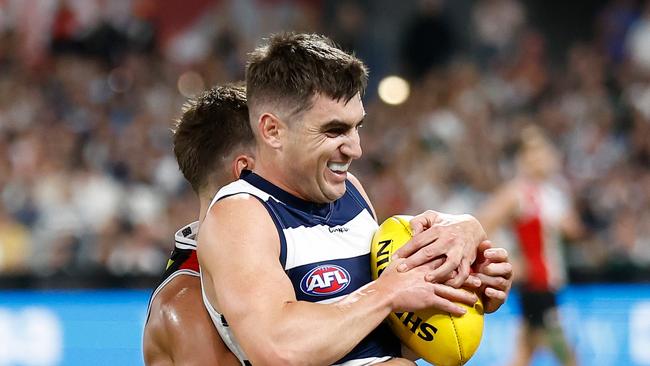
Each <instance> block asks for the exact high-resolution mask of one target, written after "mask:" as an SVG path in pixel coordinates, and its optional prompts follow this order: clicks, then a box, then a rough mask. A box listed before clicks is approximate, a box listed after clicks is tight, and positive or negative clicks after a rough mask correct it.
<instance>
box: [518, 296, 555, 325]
mask: <svg viewBox="0 0 650 366" xmlns="http://www.w3.org/2000/svg"><path fill="white" fill-rule="evenodd" d="M520 297H521V300H520V302H521V312H522V315H523V319H524V321H525V322H526V323H528V325H529V326H531V327H533V328H552V327H554V326H555V325H557V324H558V323H559V320H558V315H557V299H556V294H555V293H554V292H551V291H531V290H526V289H522V290H521V291H520Z"/></svg>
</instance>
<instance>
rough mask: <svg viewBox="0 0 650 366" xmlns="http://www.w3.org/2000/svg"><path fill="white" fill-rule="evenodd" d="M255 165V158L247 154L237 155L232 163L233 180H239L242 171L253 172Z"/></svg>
mask: <svg viewBox="0 0 650 366" xmlns="http://www.w3.org/2000/svg"><path fill="white" fill-rule="evenodd" d="M254 165H255V160H254V159H253V157H251V156H249V155H246V154H241V155H237V157H235V159H234V160H233V162H232V178H233V179H239V177H240V176H241V172H242V170H244V169H245V170H253V167H254Z"/></svg>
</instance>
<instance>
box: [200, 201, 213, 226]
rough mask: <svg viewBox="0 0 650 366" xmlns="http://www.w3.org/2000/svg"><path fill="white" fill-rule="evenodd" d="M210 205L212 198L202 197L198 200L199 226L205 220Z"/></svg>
mask: <svg viewBox="0 0 650 366" xmlns="http://www.w3.org/2000/svg"><path fill="white" fill-rule="evenodd" d="M210 203H212V197H208V196H205V195H202V196H201V198H199V225H200V224H201V223H202V222H203V219H205V216H206V215H207V214H208V208H210Z"/></svg>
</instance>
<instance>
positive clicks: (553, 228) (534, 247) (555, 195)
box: [479, 126, 583, 366]
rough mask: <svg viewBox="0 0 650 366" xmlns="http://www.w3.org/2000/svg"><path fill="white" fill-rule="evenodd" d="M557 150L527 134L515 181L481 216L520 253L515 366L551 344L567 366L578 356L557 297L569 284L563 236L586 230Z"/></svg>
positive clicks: (537, 135) (532, 130)
mask: <svg viewBox="0 0 650 366" xmlns="http://www.w3.org/2000/svg"><path fill="white" fill-rule="evenodd" d="M559 164H560V160H559V156H558V152H557V150H556V149H555V148H554V147H553V145H552V144H551V143H550V142H549V141H548V140H547V139H546V138H545V137H544V135H543V133H542V132H541V131H540V130H539V129H538V128H536V127H534V126H528V127H526V128H524V129H523V131H522V136H521V142H520V148H519V151H518V156H517V172H518V173H517V176H516V177H515V178H513V179H512V180H511V181H509V182H507V183H505V184H504V185H503V187H501V188H500V189H499V190H498V191H497V192H496V193H495V194H494V196H493V197H492V198H491V199H490V200H488V202H486V203H485V205H484V206H483V207H482V208H481V210H480V213H479V218H480V220H481V223H482V224H483V225H484V227H485V229H486V231H487V232H488V233H491V232H493V231H494V230H496V229H497V228H498V227H500V226H502V225H508V226H510V227H511V229H512V231H513V234H515V236H516V239H517V243H518V245H519V252H520V254H521V255H520V259H521V260H520V261H518V263H519V264H520V268H518V270H517V271H516V272H517V276H516V278H515V282H518V283H519V284H520V295H521V296H520V299H521V310H522V313H523V318H522V324H521V327H522V328H521V332H520V335H519V345H518V347H516V353H515V357H514V360H513V365H515V366H524V365H528V364H529V363H530V361H531V358H532V356H533V354H534V352H535V350H537V348H539V347H540V346H542V345H544V344H547V345H549V346H550V348H551V350H552V351H553V353H554V354H555V355H556V356H557V358H558V359H559V360H560V361H561V362H562V364H564V365H575V364H576V359H575V355H574V353H573V351H572V349H571V347H570V346H569V344H568V343H567V340H566V338H565V336H564V334H563V332H562V328H561V326H560V322H559V319H558V314H557V300H556V292H557V291H558V290H559V289H560V288H561V287H562V286H563V285H564V284H565V282H566V268H565V263H564V256H563V251H562V248H561V241H562V236H563V235H564V236H565V237H568V238H573V239H575V238H578V237H580V236H581V235H582V232H583V228H582V224H581V222H580V220H579V218H578V216H577V214H576V212H575V211H574V210H573V208H572V202H571V196H570V195H569V193H568V189H567V187H566V186H565V183H564V181H563V179H562V178H561V176H560V175H559Z"/></svg>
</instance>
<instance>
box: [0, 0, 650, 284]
mask: <svg viewBox="0 0 650 366" xmlns="http://www.w3.org/2000/svg"><path fill="white" fill-rule="evenodd" d="M22 3H24V2H22ZM27 3H30V2H27ZM42 3H47V4H49V5H48V6H49V8H48V9H46V10H47V11H45V10H43V9H41V11H40V13H39V14H41V15H40V16H41V17H42V19H48V21H45V22H42V24H44V25H41V26H40V27H41V28H43V27H45V28H44V29H43V30H42V32H43V34H44V35H45V36H41V37H34V36H33V35H32V36H30V35H29V33H30V31H29V30H26V29H25V27H24V26H23V22H21V21H19V20H18V19H22V18H20V16H19V14H21V11H23V10H24V9H23V8H25V6H24V5H20V4H21V1H11V0H4V1H2V0H0V274H10V275H11V274H25V273H27V274H35V275H38V276H53V275H60V274H63V275H70V276H83V275H88V274H94V273H109V274H113V275H117V276H123V275H152V276H153V275H158V274H160V273H161V271H162V268H163V266H164V263H165V262H166V257H167V254H168V252H169V251H170V250H171V248H172V245H173V240H172V236H173V234H174V232H175V231H176V230H177V229H178V228H179V227H181V226H182V225H184V224H185V223H187V222H189V221H192V220H194V219H195V218H196V217H197V215H198V201H197V199H196V198H195V197H194V194H193V192H192V191H191V189H190V187H189V185H188V184H186V183H185V181H184V180H183V177H182V175H181V174H180V173H179V171H178V168H177V165H176V162H175V160H174V157H173V155H172V151H171V133H170V127H171V126H172V123H173V120H174V119H175V118H177V117H178V116H179V113H180V109H181V106H182V104H183V102H184V101H185V100H186V99H187V98H188V97H190V96H191V95H193V94H195V93H197V92H199V91H200V90H202V89H205V88H207V87H209V86H211V85H215V84H217V83H223V82H228V81H234V80H239V79H242V78H243V69H244V64H245V58H246V52H248V51H249V50H251V49H252V48H253V47H254V46H255V44H257V43H258V42H259V40H260V38H261V37H262V36H263V35H265V34H268V33H269V32H273V31H279V30H283V29H284V30H290V29H291V30H298V31H313V32H319V33H324V34H327V35H330V36H331V37H332V38H334V39H335V40H336V41H337V42H339V43H340V44H341V45H342V46H343V47H344V48H346V49H348V50H351V51H354V52H355V53H356V54H357V55H359V56H360V57H361V58H362V59H364V61H366V62H367V63H368V65H369V66H370V70H371V75H370V78H371V83H370V86H369V90H368V92H367V95H366V96H365V97H364V99H365V104H366V111H367V112H368V115H367V118H366V121H365V122H364V128H363V129H362V147H363V149H364V156H363V158H362V159H361V160H360V161H358V162H355V163H354V164H353V166H352V170H353V171H354V172H355V173H356V174H357V175H358V176H359V177H360V179H361V181H362V182H364V184H365V186H366V188H367V190H368V193H369V194H370V196H371V199H372V200H373V203H374V205H375V208H376V210H377V212H378V215H379V216H380V219H382V218H385V217H387V216H390V215H392V214H397V213H411V214H412V213H417V212H418V211H421V210H423V209H428V208H433V209H436V210H440V211H447V212H454V213H460V212H470V213H472V212H475V210H476V209H477V207H478V206H479V205H480V204H481V203H482V202H483V201H484V200H485V198H486V197H488V196H489V195H490V194H491V192H493V190H494V189H495V188H496V187H498V186H499V185H500V184H501V183H502V182H503V181H505V180H507V179H509V178H511V177H512V176H513V174H514V160H513V158H514V150H515V147H516V144H517V139H518V137H519V132H520V130H521V129H522V128H523V127H524V126H526V125H529V124H535V125H538V126H540V127H541V128H542V129H543V130H544V131H545V133H546V134H547V135H548V136H549V137H550V138H551V140H552V141H553V142H554V143H555V144H556V146H557V147H558V148H559V150H560V151H561V153H562V157H563V175H564V176H565V179H566V180H567V182H568V185H569V187H570V188H571V190H572V195H573V198H574V200H575V201H574V204H575V205H576V208H577V209H578V212H579V214H580V217H581V219H582V221H583V223H584V225H585V226H586V228H587V232H588V235H587V236H586V237H584V238H583V239H582V240H579V241H578V242H575V243H569V245H567V255H568V261H569V264H570V266H571V267H572V268H574V269H577V270H583V271H587V272H588V273H591V274H593V275H594V276H597V278H598V279H599V280H603V279H604V280H609V279H612V280H634V278H635V277H634V276H635V275H634V273H637V272H638V271H639V270H645V271H646V273H648V272H650V2H647V3H644V2H641V1H631V0H630V1H626V0H611V1H606V2H603V4H602V6H601V7H600V8H599V11H598V12H597V13H596V14H595V16H593V17H590V18H589V19H586V20H585V19H583V20H582V22H583V23H584V24H586V25H587V26H589V27H592V28H593V32H592V35H591V37H590V38H589V39H585V40H580V41H579V42H574V43H572V44H570V45H568V46H567V47H566V49H565V50H563V52H562V53H561V54H559V55H556V57H555V58H556V59H557V60H559V61H553V60H552V57H551V55H550V54H549V42H550V40H549V39H548V38H547V36H546V35H545V33H544V32H543V31H541V30H539V29H535V27H534V26H533V25H532V23H531V21H530V18H531V14H529V9H528V8H527V7H526V6H525V3H520V2H518V1H515V0H477V1H458V2H456V1H453V2H452V1H447V2H445V1H442V0H429V1H406V2H400V4H401V3H404V6H400V9H394V10H391V9H389V10H388V11H387V10H381V11H380V10H378V9H379V8H381V7H382V6H383V7H386V6H391V5H390V4H392V2H387V1H376V2H364V1H336V2H326V1H279V0H278V1H272V0H247V1H207V0H186V1H184V3H186V4H187V6H186V7H180V8H179V7H176V8H174V7H173V4H176V3H179V2H178V1H169V2H164V3H167V5H160V4H161V3H157V2H154V1H146V0H145V1H139V0H125V1H120V2H101V1H63V0H61V1H59V0H51V1H44V2H42ZM190 3H195V4H190ZM116 4H117V5H116ZM170 4H171V5H170ZM190 5H193V6H190ZM165 6H166V7H167V9H162V10H164V11H162V10H161V9H159V8H160V7H165ZM393 6H394V5H393ZM41 7H43V6H41ZM188 8H193V9H200V10H201V14H199V15H196V14H189V15H187V14H186V15H187V18H188V19H190V20H191V22H185V23H184V24H176V23H174V22H173V21H172V20H169V19H174V18H173V16H172V17H171V18H170V16H169V15H168V14H169V13H170V12H171V13H172V15H173V14H174V13H176V14H181V13H182V11H180V10H178V9H185V10H183V11H188V10H187V9H188ZM30 11H32V12H34V13H37V12H38V11H37V10H35V9H31V10H30ZM28 14H31V13H28ZM43 14H46V15H43ZM166 14H167V15H166ZM459 14H460V15H459ZM389 20H391V21H389ZM170 23H174V24H172V25H170ZM177 23H179V22H177ZM39 24H41V23H39ZM188 24H189V25H188ZM179 29H182V30H183V32H180V31H178V30H179ZM389 73H390V74H399V75H402V76H404V77H405V78H407V80H408V81H409V82H410V86H411V90H410V97H409V98H408V99H407V100H406V102H405V103H403V104H400V105H397V106H395V105H388V104H386V103H383V102H382V101H381V99H380V98H378V96H377V93H376V91H375V89H376V88H375V85H376V83H378V82H379V80H380V79H381V78H382V77H383V76H385V75H386V74H389ZM499 240H501V242H500V243H504V245H508V242H509V239H508V237H507V234H504V235H503V238H501V237H500V238H499ZM594 278H596V277H594Z"/></svg>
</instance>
